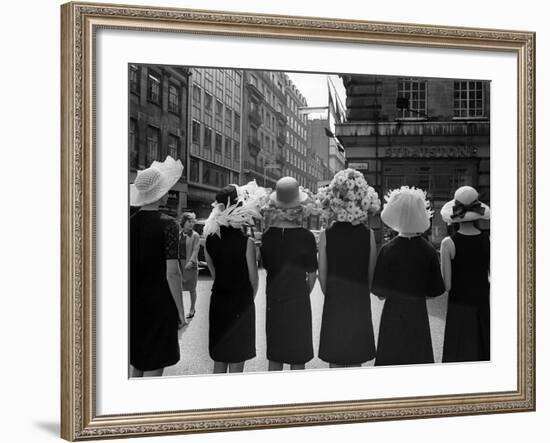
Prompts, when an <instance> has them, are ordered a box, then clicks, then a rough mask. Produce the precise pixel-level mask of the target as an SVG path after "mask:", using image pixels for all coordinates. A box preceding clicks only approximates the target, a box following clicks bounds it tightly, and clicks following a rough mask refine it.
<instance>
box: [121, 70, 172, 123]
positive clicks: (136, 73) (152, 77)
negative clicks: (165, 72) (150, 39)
mask: <svg viewBox="0 0 550 443" xmlns="http://www.w3.org/2000/svg"><path fill="white" fill-rule="evenodd" d="M146 87H147V100H148V101H149V102H151V103H154V104H156V105H158V106H162V75H161V74H160V73H158V72H156V71H154V70H152V69H150V68H148V69H147V85H146ZM130 91H131V92H132V93H134V94H137V95H140V94H141V67H140V66H137V65H130ZM181 94H182V88H181V86H180V85H178V84H177V83H175V82H173V81H170V80H169V81H168V110H169V111H170V112H172V113H174V114H177V115H181V114H182V106H181V103H182V101H181Z"/></svg>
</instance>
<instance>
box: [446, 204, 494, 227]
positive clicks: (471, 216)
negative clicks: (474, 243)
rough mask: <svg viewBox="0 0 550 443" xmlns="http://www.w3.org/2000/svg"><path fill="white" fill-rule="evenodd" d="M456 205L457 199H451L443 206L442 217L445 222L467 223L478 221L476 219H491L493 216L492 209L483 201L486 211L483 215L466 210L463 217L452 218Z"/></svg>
mask: <svg viewBox="0 0 550 443" xmlns="http://www.w3.org/2000/svg"><path fill="white" fill-rule="evenodd" d="M480 203H481V202H480ZM454 205H455V201H454V200H451V201H449V202H447V203H445V204H444V205H443V207H442V208H441V218H442V219H443V221H444V222H445V223H447V224H449V225H450V224H452V223H465V222H470V221H476V220H489V219H490V218H491V209H490V208H489V206H487V205H486V204H485V203H481V206H482V207H483V208H484V209H485V213H484V214H483V215H481V214H478V213H477V212H466V214H464V215H463V216H462V217H455V218H452V217H451V216H452V215H453V206H454Z"/></svg>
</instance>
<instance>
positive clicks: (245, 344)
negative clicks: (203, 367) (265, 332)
mask: <svg viewBox="0 0 550 443" xmlns="http://www.w3.org/2000/svg"><path fill="white" fill-rule="evenodd" d="M220 233H221V238H220V237H218V236H217V235H216V234H212V235H209V236H208V237H207V239H206V250H207V252H208V254H209V255H210V257H211V258H212V261H213V262H214V267H215V269H216V279H215V280H214V284H213V286H212V296H211V298H210V312H209V332H208V336H209V343H208V350H209V352H210V357H211V358H212V360H214V361H219V362H225V363H238V362H242V361H245V360H248V359H250V358H253V357H255V356H256V311H255V307H254V294H253V290H252V285H251V284H250V279H249V276H248V265H247V263H246V246H247V242H248V237H246V236H245V235H244V234H243V232H242V231H241V230H240V229H235V228H229V227H225V226H222V227H221V228H220Z"/></svg>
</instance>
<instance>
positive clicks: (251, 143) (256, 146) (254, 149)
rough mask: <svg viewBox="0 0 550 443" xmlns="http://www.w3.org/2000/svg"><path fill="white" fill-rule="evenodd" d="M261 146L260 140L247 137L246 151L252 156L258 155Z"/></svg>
mask: <svg viewBox="0 0 550 443" xmlns="http://www.w3.org/2000/svg"><path fill="white" fill-rule="evenodd" d="M260 149H261V145H260V140H259V139H258V138H256V137H248V150H249V151H250V153H251V154H252V155H254V156H256V155H258V152H260Z"/></svg>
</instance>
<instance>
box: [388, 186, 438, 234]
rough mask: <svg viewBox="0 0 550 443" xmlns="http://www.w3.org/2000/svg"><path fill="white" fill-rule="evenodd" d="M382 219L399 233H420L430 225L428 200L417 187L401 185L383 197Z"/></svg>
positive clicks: (430, 212) (430, 214)
mask: <svg viewBox="0 0 550 443" xmlns="http://www.w3.org/2000/svg"><path fill="white" fill-rule="evenodd" d="M384 198H385V200H386V204H385V205H384V209H383V210H382V214H381V218H382V221H383V222H384V223H385V224H386V225H388V226H389V227H390V228H391V229H393V230H394V231H397V232H399V233H401V234H422V233H423V232H425V231H427V230H428V228H429V227H430V218H431V216H432V214H433V211H431V210H430V202H429V201H428V200H427V199H426V192H425V191H423V190H422V189H419V188H414V187H412V188H409V187H408V186H401V187H400V188H398V189H394V190H392V191H390V192H389V193H388V195H387V196H385V197H384Z"/></svg>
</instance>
